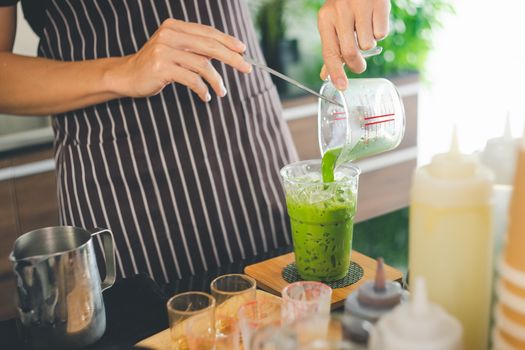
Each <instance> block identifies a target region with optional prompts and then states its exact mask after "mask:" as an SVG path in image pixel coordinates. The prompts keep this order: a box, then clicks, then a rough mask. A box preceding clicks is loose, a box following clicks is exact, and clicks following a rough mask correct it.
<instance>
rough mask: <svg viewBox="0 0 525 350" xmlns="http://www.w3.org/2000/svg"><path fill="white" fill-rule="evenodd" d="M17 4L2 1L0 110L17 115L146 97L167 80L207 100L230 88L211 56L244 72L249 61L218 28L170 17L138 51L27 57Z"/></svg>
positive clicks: (238, 45)
mask: <svg viewBox="0 0 525 350" xmlns="http://www.w3.org/2000/svg"><path fill="white" fill-rule="evenodd" d="M15 21H16V7H14V6H13V7H0V33H3V34H2V35H0V112H2V113H9V114H18V115H49V114H56V113H62V112H66V111H70V110H74V109H78V108H83V107H86V106H89V105H94V104H97V103H101V102H105V101H108V100H111V99H114V98H119V97H145V96H151V95H155V94H157V93H159V92H160V91H161V90H162V89H163V88H164V87H165V86H166V85H168V84H171V83H180V84H183V85H186V86H188V87H189V88H190V89H192V90H193V91H194V92H195V93H196V94H197V95H199V97H200V98H201V99H202V100H204V101H209V100H210V99H211V95H210V94H209V92H208V86H207V85H206V84H205V83H204V80H206V81H207V82H208V83H209V85H210V86H211V87H212V88H213V90H215V92H216V93H217V95H219V96H224V95H225V94H226V90H225V88H224V84H223V81H222V78H221V76H220V75H219V73H217V71H216V70H215V68H214V67H213V65H212V64H211V63H210V58H214V59H217V60H220V61H222V62H224V63H226V64H228V65H230V66H232V67H234V68H236V69H238V70H239V71H241V72H245V73H248V72H250V71H251V66H250V65H249V64H248V63H246V62H245V61H244V59H243V58H242V55H241V53H242V52H243V51H244V50H245V48H246V46H245V45H244V44H243V43H241V42H240V41H239V40H237V39H235V38H233V37H231V36H229V35H226V34H224V33H222V32H220V31H218V30H216V29H214V28H211V27H209V26H204V25H201V24H196V23H186V22H183V21H177V20H173V19H169V20H166V21H165V22H164V23H163V24H162V25H161V26H160V27H159V29H158V30H157V31H156V32H155V34H154V35H153V36H152V37H151V38H150V39H149V40H148V42H147V43H146V44H145V45H144V46H143V47H142V48H141V49H140V50H139V51H138V52H137V53H136V54H133V55H129V56H124V57H113V58H104V59H96V60H87V61H79V62H63V61H57V60H50V59H45V58H36V57H26V56H21V55H16V54H13V53H12V52H11V50H12V45H13V41H14V38H15V29H14V22H15Z"/></svg>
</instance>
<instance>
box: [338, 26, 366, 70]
mask: <svg viewBox="0 0 525 350" xmlns="http://www.w3.org/2000/svg"><path fill="white" fill-rule="evenodd" d="M343 17H346V16H339V19H338V21H337V27H336V32H337V37H338V38H339V46H340V48H341V56H342V57H343V60H344V62H345V63H346V65H347V66H348V68H350V70H351V71H352V72H354V73H362V72H364V71H365V69H366V61H365V59H364V58H363V56H361V53H360V52H359V49H358V47H357V42H356V38H355V34H354V31H355V28H354V18H353V17H351V16H349V17H347V18H343Z"/></svg>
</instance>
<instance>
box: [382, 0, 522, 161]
mask: <svg viewBox="0 0 525 350" xmlns="http://www.w3.org/2000/svg"><path fill="white" fill-rule="evenodd" d="M392 1H395V0H392ZM454 7H455V10H456V11H455V12H456V14H455V15H447V16H446V17H445V18H444V19H443V25H444V27H443V29H442V30H440V31H436V32H435V33H434V50H432V52H431V53H430V55H429V60H428V62H427V72H426V79H425V80H426V82H424V87H423V91H422V93H421V99H420V105H419V136H418V142H419V162H420V163H427V162H428V161H429V159H430V157H431V156H432V155H433V154H435V153H438V152H443V151H446V150H447V148H448V145H449V143H450V135H451V130H452V128H453V126H454V125H457V127H458V132H459V139H460V148H461V150H462V151H464V152H473V151H475V150H478V149H480V148H482V147H483V146H484V144H485V142H486V140H487V139H488V138H491V137H496V136H499V135H501V134H502V133H503V128H504V124H505V117H506V115H507V112H510V117H511V126H512V131H513V135H514V136H516V137H517V136H521V134H522V132H523V122H524V120H525V85H524V83H525V44H524V36H525V20H524V17H523V15H524V13H525V1H522V0H499V1H483V0H460V1H459V0H458V1H454Z"/></svg>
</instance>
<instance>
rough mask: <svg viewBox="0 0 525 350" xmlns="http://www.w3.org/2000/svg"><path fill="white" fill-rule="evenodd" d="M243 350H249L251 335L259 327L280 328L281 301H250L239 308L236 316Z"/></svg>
mask: <svg viewBox="0 0 525 350" xmlns="http://www.w3.org/2000/svg"><path fill="white" fill-rule="evenodd" d="M237 316H238V319H239V327H240V329H241V335H242V342H243V344H244V346H245V350H250V344H251V338H252V335H253V334H254V333H255V332H256V331H257V330H258V329H259V328H261V327H266V326H276V327H280V326H281V301H280V300H269V299H264V300H256V301H250V302H248V303H246V304H244V305H243V306H241V307H240V308H239V312H238V314H237Z"/></svg>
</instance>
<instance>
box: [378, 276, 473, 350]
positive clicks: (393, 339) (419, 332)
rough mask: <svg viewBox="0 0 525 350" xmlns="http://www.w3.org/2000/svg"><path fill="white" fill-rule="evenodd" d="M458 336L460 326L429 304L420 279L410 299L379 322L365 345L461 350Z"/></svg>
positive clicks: (385, 349)
mask: <svg viewBox="0 0 525 350" xmlns="http://www.w3.org/2000/svg"><path fill="white" fill-rule="evenodd" d="M461 334H462V330H461V324H460V323H459V322H458V321H457V320H456V319H455V318H453V317H452V316H450V315H449V314H447V313H446V312H445V311H444V310H443V308H442V307H440V306H439V305H436V304H432V303H429V301H428V299H427V292H426V290H425V281H424V280H423V279H422V278H421V277H420V278H418V279H417V280H416V283H415V288H414V290H413V293H412V300H411V301H410V302H409V303H405V304H400V305H399V306H397V307H396V308H395V309H394V310H393V311H392V312H390V313H388V314H386V315H384V316H383V317H381V318H380V319H379V322H378V323H376V326H375V327H374V329H373V330H372V333H371V334H370V342H369V343H368V346H369V349H370V350H462V349H463V344H462V340H461ZM465 349H467V348H465ZM467 350H468V349H467Z"/></svg>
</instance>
